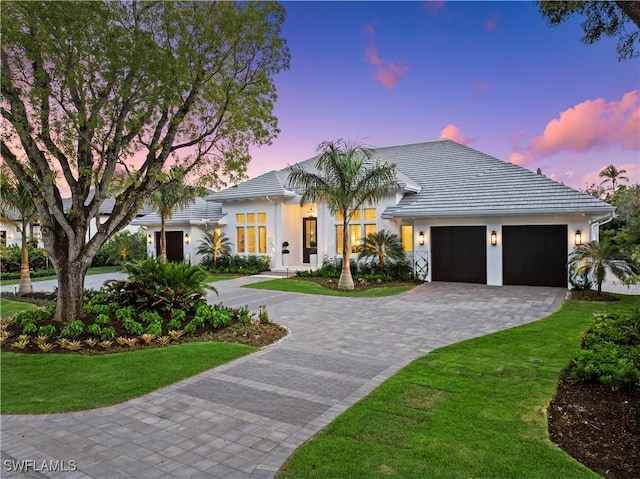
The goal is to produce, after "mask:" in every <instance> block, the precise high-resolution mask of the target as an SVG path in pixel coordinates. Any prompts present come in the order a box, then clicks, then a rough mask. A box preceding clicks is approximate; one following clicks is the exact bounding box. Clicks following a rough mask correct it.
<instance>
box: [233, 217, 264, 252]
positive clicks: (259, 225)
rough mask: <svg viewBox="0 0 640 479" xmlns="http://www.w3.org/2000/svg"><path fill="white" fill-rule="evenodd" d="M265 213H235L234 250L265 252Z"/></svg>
mask: <svg viewBox="0 0 640 479" xmlns="http://www.w3.org/2000/svg"><path fill="white" fill-rule="evenodd" d="M266 222H267V213H238V214H236V224H237V227H236V251H237V252H238V253H251V254H254V253H260V254H265V253H266V252H267V226H266V224H265V223H266Z"/></svg>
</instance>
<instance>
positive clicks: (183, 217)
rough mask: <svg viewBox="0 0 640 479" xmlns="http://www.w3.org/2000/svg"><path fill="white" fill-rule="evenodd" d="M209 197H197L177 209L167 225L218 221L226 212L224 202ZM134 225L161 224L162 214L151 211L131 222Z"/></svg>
mask: <svg viewBox="0 0 640 479" xmlns="http://www.w3.org/2000/svg"><path fill="white" fill-rule="evenodd" d="M209 199H210V197H207V198H196V200H195V202H193V203H191V204H189V205H187V206H186V207H184V208H182V209H179V210H176V211H174V213H173V216H172V217H171V219H169V220H167V222H166V224H167V225H169V226H170V225H185V224H201V223H203V222H204V221H205V220H206V222H208V223H215V222H218V221H219V220H220V219H221V218H222V217H223V216H224V214H223V213H222V204H221V203H217V202H215V201H208V200H209ZM131 224H132V225H134V226H156V225H160V215H159V214H158V213H156V212H153V213H149V214H147V215H145V216H143V217H141V218H136V219H135V220H133V221H132V222H131Z"/></svg>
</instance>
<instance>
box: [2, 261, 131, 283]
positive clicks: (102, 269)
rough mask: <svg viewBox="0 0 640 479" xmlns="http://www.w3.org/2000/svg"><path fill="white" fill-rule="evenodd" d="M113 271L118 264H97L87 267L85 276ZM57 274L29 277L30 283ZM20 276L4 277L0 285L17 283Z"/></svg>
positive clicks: (54, 276) (50, 277)
mask: <svg viewBox="0 0 640 479" xmlns="http://www.w3.org/2000/svg"><path fill="white" fill-rule="evenodd" d="M114 271H120V266H97V267H95V268H89V270H88V271H87V276H90V275H92V274H103V273H113V272H114ZM56 278H57V276H56V275H55V274H53V275H50V276H41V277H39V278H33V277H32V278H31V282H32V283H36V282H38V281H46V280H48V279H56ZM19 283H20V278H16V279H5V280H1V281H0V286H7V285H9V284H19Z"/></svg>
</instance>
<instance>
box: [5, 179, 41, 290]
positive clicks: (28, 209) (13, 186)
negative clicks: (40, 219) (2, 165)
mask: <svg viewBox="0 0 640 479" xmlns="http://www.w3.org/2000/svg"><path fill="white" fill-rule="evenodd" d="M11 209H13V210H15V211H17V212H18V214H19V215H20V219H19V220H16V219H13V218H11V214H10V210H11ZM37 215H38V212H37V210H36V206H35V204H34V203H33V198H32V197H31V194H30V193H29V191H28V190H27V188H25V186H24V185H23V184H22V183H20V182H19V181H18V180H17V179H15V178H13V177H12V176H9V175H8V174H7V173H6V172H2V173H0V216H1V218H2V221H3V222H4V223H7V224H10V225H12V226H15V227H16V228H20V231H21V234H22V245H21V246H22V259H21V263H20V285H19V287H18V293H19V294H21V295H22V294H28V293H31V292H33V285H32V284H31V273H30V272H29V243H28V241H27V227H28V226H29V225H31V224H32V223H33V222H34V220H35V219H36V217H37Z"/></svg>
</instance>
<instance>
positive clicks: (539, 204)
mask: <svg viewBox="0 0 640 479" xmlns="http://www.w3.org/2000/svg"><path fill="white" fill-rule="evenodd" d="M375 157H376V158H377V159H379V160H381V161H388V162H391V163H395V164H396V166H397V168H398V169H399V170H400V171H402V172H403V173H404V174H406V175H407V176H408V177H410V178H412V179H413V180H415V181H416V183H418V184H419V185H420V186H421V187H422V189H421V190H420V191H419V192H418V193H416V194H415V195H405V197H404V198H403V199H402V200H401V201H400V203H398V205H397V206H395V207H392V208H388V209H387V211H385V213H384V216H386V217H437V216H477V215H505V214H528V213H530V214H543V213H548V214H555V213H573V212H580V213H583V212H584V213H594V214H600V213H601V214H607V213H610V212H612V211H614V208H613V207H612V206H611V205H609V204H607V203H605V202H603V201H600V200H598V199H596V198H593V197H592V196H589V195H587V194H586V193H582V192H580V191H577V190H574V189H573V188H569V187H568V186H565V185H562V184H560V183H557V182H556V181H553V180H551V179H549V178H547V177H545V176H543V175H538V174H536V173H533V172H531V171H529V170H527V169H525V168H522V167H520V166H517V165H514V164H512V163H505V162H504V161H501V160H498V159H497V158H494V157H492V156H489V155H486V154H484V153H481V152H479V151H477V150H474V149H472V148H469V147H467V146H464V145H461V144H459V143H456V142H454V141H451V140H436V141H431V142H426V143H416V144H410V145H399V146H391V147H385V148H377V149H375Z"/></svg>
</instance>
